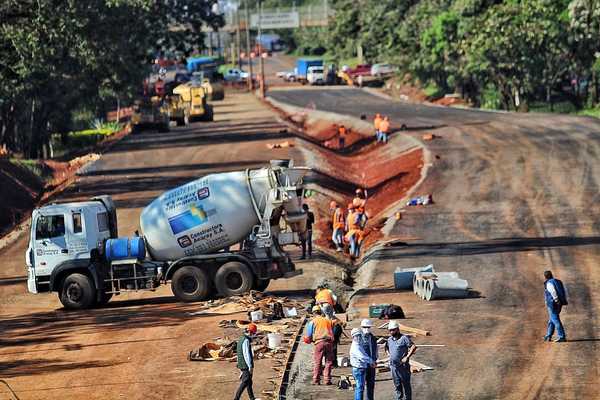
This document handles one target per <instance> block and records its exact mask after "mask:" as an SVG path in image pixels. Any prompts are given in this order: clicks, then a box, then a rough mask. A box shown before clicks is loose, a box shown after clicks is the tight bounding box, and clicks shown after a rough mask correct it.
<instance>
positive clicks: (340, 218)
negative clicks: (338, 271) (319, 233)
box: [329, 201, 345, 251]
mask: <svg viewBox="0 0 600 400" xmlns="http://www.w3.org/2000/svg"><path fill="white" fill-rule="evenodd" d="M332 207H333V212H332V214H331V226H332V230H333V234H332V235H331V240H332V241H333V244H335V248H336V250H337V251H342V250H343V246H344V242H343V240H344V227H345V220H344V210H342V208H341V207H340V205H339V204H338V203H336V202H335V201H332V202H331V204H330V205H329V208H330V209H331V208H332Z"/></svg>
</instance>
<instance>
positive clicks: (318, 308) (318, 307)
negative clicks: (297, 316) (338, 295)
mask: <svg viewBox="0 0 600 400" xmlns="http://www.w3.org/2000/svg"><path fill="white" fill-rule="evenodd" d="M312 312H314V313H315V312H321V306H319V305H316V306H313V308H312Z"/></svg>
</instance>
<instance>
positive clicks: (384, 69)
mask: <svg viewBox="0 0 600 400" xmlns="http://www.w3.org/2000/svg"><path fill="white" fill-rule="evenodd" d="M394 71H395V68H394V67H393V66H392V65H390V64H373V66H372V67H371V75H373V76H376V77H381V76H385V75H391V74H393V73H394Z"/></svg>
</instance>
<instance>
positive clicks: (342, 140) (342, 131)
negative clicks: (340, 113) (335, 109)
mask: <svg viewBox="0 0 600 400" xmlns="http://www.w3.org/2000/svg"><path fill="white" fill-rule="evenodd" d="M347 134H348V131H347V129H346V127H345V126H344V125H340V127H339V128H338V136H339V145H340V149H343V148H344V146H345V145H346V135H347Z"/></svg>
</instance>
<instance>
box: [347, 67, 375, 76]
mask: <svg viewBox="0 0 600 400" xmlns="http://www.w3.org/2000/svg"><path fill="white" fill-rule="evenodd" d="M348 75H350V76H351V77H352V78H356V77H357V76H359V75H362V76H368V75H371V64H359V65H357V66H356V67H355V68H350V70H348Z"/></svg>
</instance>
